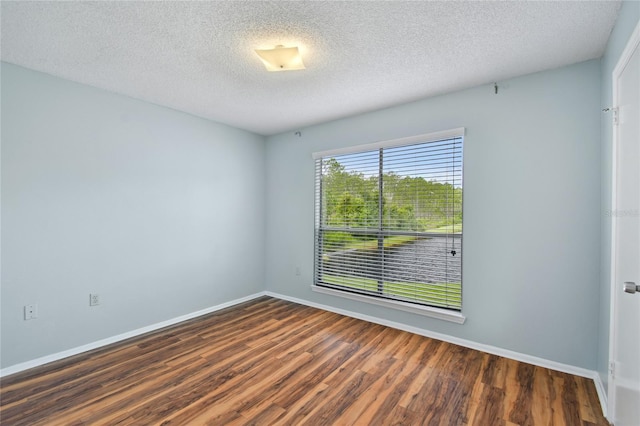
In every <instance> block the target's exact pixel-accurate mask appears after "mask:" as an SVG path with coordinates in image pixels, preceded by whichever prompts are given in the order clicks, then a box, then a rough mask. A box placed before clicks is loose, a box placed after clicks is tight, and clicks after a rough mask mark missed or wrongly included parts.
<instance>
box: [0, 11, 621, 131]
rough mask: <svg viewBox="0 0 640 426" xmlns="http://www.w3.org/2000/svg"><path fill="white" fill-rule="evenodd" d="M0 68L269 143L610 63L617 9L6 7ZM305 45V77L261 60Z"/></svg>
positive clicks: (303, 74) (302, 48) (303, 50)
mask: <svg viewBox="0 0 640 426" xmlns="http://www.w3.org/2000/svg"><path fill="white" fill-rule="evenodd" d="M1 7H2V9H1V13H2V17H1V19H2V20H1V25H2V27H1V28H2V46H1V47H2V51H1V52H2V60H3V61H7V62H10V63H14V64H18V65H21V66H24V67H27V68H31V69H35V70H38V71H43V72H46V73H49V74H52V75H55V76H59V77H63V78H66V79H69V80H73V81H77V82H80V83H85V84H89V85H92V86H96V87H100V88H103V89H107V90H111V91H114V92H117V93H121V94H124V95H128V96H131V97H134V98H138V99H142V100H145V101H149V102H153V103H156V104H159V105H164V106H168V107H171V108H175V109H177V110H181V111H185V112H188V113H191V114H194V115H197V116H200V117H205V118H209V119H212V120H215V121H219V122H222V123H226V124H229V125H232V126H236V127H239V128H243V129H247V130H250V131H253V132H256V133H259V134H263V135H271V134H275V133H279V132H282V131H287V130H293V129H297V128H300V127H303V126H306V125H310V124H316V123H320V122H324V121H328V120H331V119H335V118H340V117H345V116H348V115H353V114H357V113H361V112H365V111H371V110H375V109H379V108H383V107H388V106H392V105H395V104H399V103H404V102H407V101H412V100H416V99H420V98H424V97H428V96H432V95H436V94H440V93H445V92H450V91H454V90H458V89H462V88H466V87H472V86H476V85H480V84H488V83H491V82H493V81H500V80H504V79H506V78H510V77H514V76H518V75H522V74H527V73H531V72H536V71H540V70H545V69H551V68H556V67H560V66H563V65H568V64H572V63H576V62H580V61H584V60H588V59H593V58H598V57H600V56H601V55H602V53H603V51H604V48H605V45H606V42H607V39H608V37H609V33H610V32H611V29H612V27H613V24H614V22H615V19H616V16H617V13H618V9H619V7H620V2H619V1H613V2H611V1H609V2H598V1H593V2H592V1H578V2H565V1H551V2H528V1H513V2H466V1H461V2H426V1H408V2H405V1H366V2H356V1H348V2H333V1H313V2H312V1H299V2H285V1H260V2H258V1H237V2H232V1H215V2H213V1H212V2H170V1H164V2H81V1H74V2H12V1H2V6H1ZM278 44H283V45H285V46H292V45H298V46H300V49H301V52H302V55H303V60H304V63H305V65H306V67H307V69H306V70H304V71H291V72H279V73H268V72H266V71H265V69H264V66H263V65H262V63H261V61H260V59H259V58H258V57H257V56H256V54H255V53H254V49H256V48H270V47H273V46H275V45H278Z"/></svg>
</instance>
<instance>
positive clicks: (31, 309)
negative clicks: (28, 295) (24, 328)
mask: <svg viewBox="0 0 640 426" xmlns="http://www.w3.org/2000/svg"><path fill="white" fill-rule="evenodd" d="M36 318H38V305H37V304H35V303H34V304H33V305H25V306H24V319H25V320H30V319H36Z"/></svg>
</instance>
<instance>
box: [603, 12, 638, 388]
mask: <svg viewBox="0 0 640 426" xmlns="http://www.w3.org/2000/svg"><path fill="white" fill-rule="evenodd" d="M639 22H640V2H637V1H625V2H623V3H622V7H621V8H620V12H619V15H618V20H617V21H616V26H615V27H614V29H613V31H612V32H611V36H610V38H609V43H608V44H607V49H606V51H605V54H604V56H603V57H602V60H601V67H602V68H601V69H602V82H601V85H602V98H601V106H600V107H601V109H603V108H610V107H611V106H612V102H613V98H612V80H611V78H612V73H613V69H614V68H615V66H616V65H617V63H618V59H619V58H620V54H621V53H622V51H623V50H624V48H625V46H626V44H627V41H628V40H629V37H630V36H631V33H632V32H633V30H634V29H635V27H636V25H638V23H639ZM601 119H602V145H601V170H602V210H601V216H600V222H601V232H602V251H601V270H600V288H599V290H600V293H599V300H600V321H599V329H600V332H599V338H598V363H597V370H598V373H599V374H600V378H601V379H602V381H603V383H604V384H605V387H606V386H607V381H608V374H607V364H608V361H609V315H610V309H609V308H610V303H611V297H610V295H611V294H610V277H611V249H610V246H611V218H610V217H608V216H607V215H606V214H605V213H606V212H607V211H608V210H611V165H612V135H613V130H612V127H611V124H612V122H611V114H602V118H601Z"/></svg>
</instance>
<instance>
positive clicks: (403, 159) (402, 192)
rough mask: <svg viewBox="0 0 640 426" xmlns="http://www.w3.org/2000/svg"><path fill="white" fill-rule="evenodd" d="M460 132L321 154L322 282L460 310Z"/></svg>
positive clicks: (318, 282) (318, 251) (318, 275)
mask: <svg viewBox="0 0 640 426" xmlns="http://www.w3.org/2000/svg"><path fill="white" fill-rule="evenodd" d="M463 135H464V129H455V130H452V131H447V132H441V133H437V134H430V135H421V136H417V137H412V138H405V139H400V140H395V141H388V142H382V143H377V144H370V145H364V146H360V147H354V148H348V149H344V150H336V151H329V152H323V153H317V154H314V158H315V161H316V204H315V216H316V217H315V279H314V284H315V286H316V287H317V288H328V289H333V290H339V291H340V292H345V293H347V294H353V293H355V294H361V295H365V296H372V297H375V298H380V299H387V300H393V301H400V302H406V303H410V304H414V305H425V306H430V307H436V308H444V309H448V310H453V311H460V310H461V308H462V144H463Z"/></svg>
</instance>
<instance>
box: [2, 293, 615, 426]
mask: <svg viewBox="0 0 640 426" xmlns="http://www.w3.org/2000/svg"><path fill="white" fill-rule="evenodd" d="M0 424H2V425H11V426H14V425H15V426H19V425H47V426H56V425H88V424H91V425H103V424H104V425H107V424H109V425H111V424H123V425H143V424H144V425H147V424H162V425H185V424H197V425H206V424H211V425H220V424H225V425H270V424H276V425H292V424H295V425H299V424H308V425H314V426H315V425H324V424H326V425H368V424H372V425H378V424H379V425H419V424H426V425H429V426H435V425H447V426H449V425H480V426H484V425H505V426H513V425H516V424H517V425H521V426H523V425H556V426H560V425H570V426H573V425H598V426H604V425H607V422H606V420H605V419H604V418H603V416H602V412H601V410H600V407H599V401H598V396H597V393H596V390H595V386H594V384H593V382H592V381H591V380H589V379H585V378H583V377H575V376H571V375H569V374H565V373H560V372H557V371H552V370H548V369H545V368H541V367H535V366H532V365H529V364H524V363H520V362H517V361H513V360H510V359H506V358H501V357H498V356H495V355H490V354H486V353H482V352H478V351H475V350H471V349H467V348H464V347H460V346H456V345H453V344H450V343H445V342H441V341H437V340H433V339H429V338H426V337H422V336H418V335H415V334H411V333H407V332H403V331H400V330H397V329H393V328H388V327H384V326H382V325H377V324H371V323H367V322H365V321H361V320H358V319H355V318H350V317H346V316H341V315H338V314H335V313H330V312H325V311H321V310H318V309H315V308H311V307H308V306H303V305H299V304H296V303H292V302H288V301H284V300H278V299H274V298H271V297H266V296H265V297H261V298H258V299H255V300H253V301H250V302H246V303H243V304H240V305H236V306H233V307H230V308H226V309H223V310H220V311H217V312H214V313H211V314H208V315H204V316H202V317H199V318H195V319H192V320H189V321H185V322H183V323H181V324H177V325H175V326H172V327H167V328H165V329H162V330H157V331H154V332H152V333H148V334H146V335H143V336H140V337H137V338H134V339H129V340H126V341H122V342H118V343H117V344H114V345H111V346H108V347H104V348H100V349H98V350H95V351H91V352H87V353H84V354H80V355H76V356H74V357H70V358H67V359H64V360H61V361H58V362H55V363H52V364H49V365H45V366H41V367H38V368H35V369H32V370H29V371H25V372H22V373H18V374H15V375H12V376H8V377H4V378H2V379H1V380H0Z"/></svg>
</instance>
